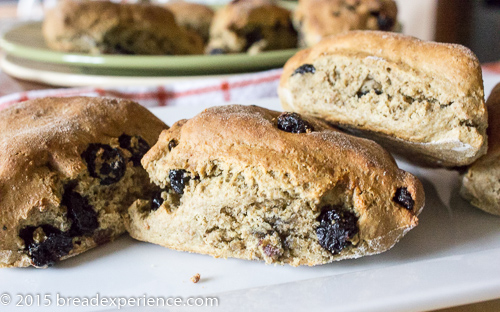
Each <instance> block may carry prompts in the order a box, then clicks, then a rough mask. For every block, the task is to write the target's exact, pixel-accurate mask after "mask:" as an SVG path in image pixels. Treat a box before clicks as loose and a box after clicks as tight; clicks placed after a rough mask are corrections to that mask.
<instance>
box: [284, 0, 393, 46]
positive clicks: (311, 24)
mask: <svg viewBox="0 0 500 312" xmlns="http://www.w3.org/2000/svg"><path fill="white" fill-rule="evenodd" d="M397 14H398V8H397V6H396V3H395V2H394V1H393V0H300V1H299V5H298V6H297V8H296V10H295V11H294V13H293V24H294V26H295V29H297V31H298V33H299V46H301V47H308V46H313V45H315V44H316V43H318V42H320V41H321V39H322V38H324V37H327V36H330V35H337V34H340V33H343V32H347V31H349V30H356V29H361V30H384V31H395V30H396V28H397V27H398V23H397Z"/></svg>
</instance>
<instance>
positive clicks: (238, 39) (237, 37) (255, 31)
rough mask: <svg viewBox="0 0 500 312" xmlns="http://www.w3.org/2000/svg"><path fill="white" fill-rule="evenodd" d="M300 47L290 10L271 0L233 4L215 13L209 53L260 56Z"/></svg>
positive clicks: (237, 0)
mask: <svg viewBox="0 0 500 312" xmlns="http://www.w3.org/2000/svg"><path fill="white" fill-rule="evenodd" d="M296 46H297V32H296V31H295V29H293V25H292V21H291V12H290V11H289V10H287V9H285V8H283V7H280V6H278V5H277V4H275V3H274V2H273V1H270V0H233V1H232V2H230V3H228V4H227V5H226V6H224V7H223V8H221V9H219V10H217V12H216V13H215V16H214V18H213V20H212V25H211V27H210V41H209V42H208V46H207V48H206V49H205V51H206V53H208V54H224V53H238V52H248V53H249V54H256V53H259V52H262V51H269V50H280V49H291V48H295V47H296Z"/></svg>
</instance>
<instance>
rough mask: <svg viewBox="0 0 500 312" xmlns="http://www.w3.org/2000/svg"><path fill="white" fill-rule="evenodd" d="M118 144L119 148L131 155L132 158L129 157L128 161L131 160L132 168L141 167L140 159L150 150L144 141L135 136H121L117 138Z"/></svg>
mask: <svg viewBox="0 0 500 312" xmlns="http://www.w3.org/2000/svg"><path fill="white" fill-rule="evenodd" d="M118 142H120V147H121V148H124V149H126V150H128V151H129V152H130V153H132V157H130V160H132V162H133V163H134V166H140V165H141V159H142V157H143V156H144V155H145V154H146V153H147V152H148V151H149V149H150V146H149V144H148V142H146V140H144V139H143V138H141V137H140V136H137V135H134V136H130V135H126V134H122V135H120V137H119V138H118Z"/></svg>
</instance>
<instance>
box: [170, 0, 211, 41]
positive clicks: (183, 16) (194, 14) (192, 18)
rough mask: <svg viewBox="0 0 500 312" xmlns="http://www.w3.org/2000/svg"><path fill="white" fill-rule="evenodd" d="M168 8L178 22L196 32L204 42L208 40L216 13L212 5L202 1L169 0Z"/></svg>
mask: <svg viewBox="0 0 500 312" xmlns="http://www.w3.org/2000/svg"><path fill="white" fill-rule="evenodd" d="M166 8H167V9H169V10H170V11H171V12H172V13H173V14H174V16H175V20H176V22H177V24H179V25H180V26H182V27H184V28H186V29H187V30H190V31H194V32H196V33H197V34H198V35H200V37H201V38H202V39H203V42H204V43H206V42H208V36H209V32H210V24H211V23H212V18H213V17H214V14H215V13H214V11H213V10H212V9H211V8H210V7H208V6H206V5H203V4H200V3H193V2H185V1H175V2H167V4H166Z"/></svg>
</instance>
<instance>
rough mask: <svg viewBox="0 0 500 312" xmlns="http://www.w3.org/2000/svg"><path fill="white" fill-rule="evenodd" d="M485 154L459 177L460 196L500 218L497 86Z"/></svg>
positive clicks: (491, 101)
mask: <svg viewBox="0 0 500 312" xmlns="http://www.w3.org/2000/svg"><path fill="white" fill-rule="evenodd" d="M486 107H487V108H488V152H487V153H486V155H484V156H483V157H481V158H479V159H478V160H477V161H476V162H474V163H473V164H472V165H471V166H470V167H469V168H468V169H467V171H466V172H465V174H464V175H463V177H462V188H461V190H460V194H461V195H462V197H464V198H465V199H467V200H468V201H470V202H471V204H472V205H474V206H476V207H478V208H479V209H482V210H484V211H486V212H488V213H491V214H495V215H499V216H500V83H499V84H497V85H496V86H495V88H494V89H493V91H492V92H491V94H490V96H489V97H488V101H487V102H486Z"/></svg>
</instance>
